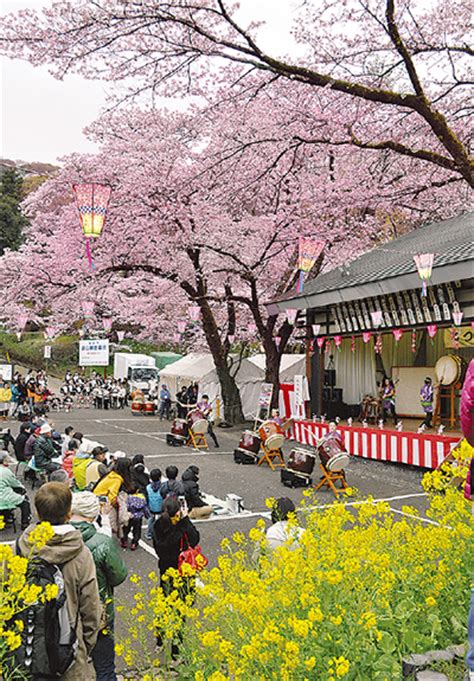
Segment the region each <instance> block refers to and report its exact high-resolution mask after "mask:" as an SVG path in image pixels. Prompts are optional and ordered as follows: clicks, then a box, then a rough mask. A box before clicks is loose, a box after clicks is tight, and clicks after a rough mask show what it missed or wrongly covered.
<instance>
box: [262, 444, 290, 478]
mask: <svg viewBox="0 0 474 681" xmlns="http://www.w3.org/2000/svg"><path fill="white" fill-rule="evenodd" d="M261 450H262V452H263V453H262V456H261V457H260V459H259V460H258V464H257V465H258V466H260V465H261V464H262V463H267V464H268V465H269V466H270V468H271V469H272V471H274V470H275V468H284V467H285V462H284V460H283V452H282V451H281V449H268V447H267V446H266V445H265V444H263V443H262V445H261ZM275 459H276V460H277V461H276V463H275Z"/></svg>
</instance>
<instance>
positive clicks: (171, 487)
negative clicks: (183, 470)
mask: <svg viewBox="0 0 474 681" xmlns="http://www.w3.org/2000/svg"><path fill="white" fill-rule="evenodd" d="M165 474H166V477H167V478H168V480H166V481H165V482H164V483H163V484H162V485H161V489H160V494H161V496H162V497H163V499H166V497H176V498H178V497H184V485H183V483H182V482H181V481H180V480H177V479H176V478H177V477H178V469H177V468H176V466H168V467H167V468H166V470H165Z"/></svg>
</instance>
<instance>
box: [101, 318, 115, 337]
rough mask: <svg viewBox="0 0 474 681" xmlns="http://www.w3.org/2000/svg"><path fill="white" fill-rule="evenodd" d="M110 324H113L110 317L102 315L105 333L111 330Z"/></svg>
mask: <svg viewBox="0 0 474 681" xmlns="http://www.w3.org/2000/svg"><path fill="white" fill-rule="evenodd" d="M112 324H113V319H112V317H104V318H103V320H102V326H103V327H104V331H105V332H106V333H109V332H110V331H111V330H112Z"/></svg>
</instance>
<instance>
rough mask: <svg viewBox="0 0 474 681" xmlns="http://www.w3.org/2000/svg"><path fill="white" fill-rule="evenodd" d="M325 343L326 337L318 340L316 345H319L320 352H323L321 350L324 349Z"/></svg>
mask: <svg viewBox="0 0 474 681" xmlns="http://www.w3.org/2000/svg"><path fill="white" fill-rule="evenodd" d="M324 341H325V338H324V336H318V337H317V338H316V344H317V346H318V348H319V349H320V350H321V348H322V347H323V345H324Z"/></svg>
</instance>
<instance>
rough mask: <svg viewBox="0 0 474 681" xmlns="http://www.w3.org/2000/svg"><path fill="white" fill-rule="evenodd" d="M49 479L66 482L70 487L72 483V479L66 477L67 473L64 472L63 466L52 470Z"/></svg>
mask: <svg viewBox="0 0 474 681" xmlns="http://www.w3.org/2000/svg"><path fill="white" fill-rule="evenodd" d="M49 481H50V482H62V483H63V484H66V485H67V486H68V487H71V484H72V479H70V478H69V477H68V474H67V473H66V471H65V470H64V468H58V470H57V471H53V472H52V473H50V476H49Z"/></svg>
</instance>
